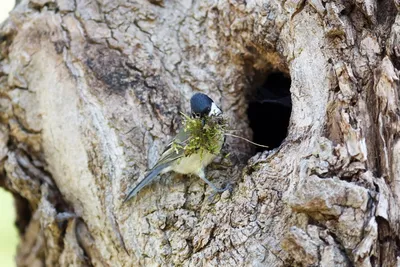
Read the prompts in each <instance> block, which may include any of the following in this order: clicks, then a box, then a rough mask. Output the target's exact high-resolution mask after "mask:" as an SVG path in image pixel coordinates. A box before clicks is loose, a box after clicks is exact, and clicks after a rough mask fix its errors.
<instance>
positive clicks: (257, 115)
mask: <svg viewBox="0 0 400 267" xmlns="http://www.w3.org/2000/svg"><path fill="white" fill-rule="evenodd" d="M254 81H255V82H254V83H253V84H254V88H253V90H252V92H251V95H250V96H249V106H248V110H247V115H248V118H249V122H250V127H251V129H252V130H253V141H254V142H256V143H258V144H262V145H265V146H268V147H269V148H268V150H271V149H274V148H276V147H279V146H280V144H281V143H282V141H283V140H284V139H285V137H286V136H287V131H288V126H289V120H290V114H291V112H292V100H291V96H290V84H291V79H290V77H289V76H288V75H287V74H285V73H282V72H272V73H269V74H267V76H265V74H264V75H262V74H257V75H256V76H255V79H254ZM264 150H266V149H265V148H263V147H256V152H261V151H264Z"/></svg>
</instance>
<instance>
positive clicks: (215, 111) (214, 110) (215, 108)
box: [208, 103, 222, 116]
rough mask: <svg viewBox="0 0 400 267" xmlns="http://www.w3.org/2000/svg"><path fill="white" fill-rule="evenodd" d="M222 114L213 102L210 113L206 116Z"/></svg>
mask: <svg viewBox="0 0 400 267" xmlns="http://www.w3.org/2000/svg"><path fill="white" fill-rule="evenodd" d="M221 114H222V110H221V109H220V108H219V107H218V106H217V105H215V103H212V104H211V110H210V113H209V114H208V116H218V115H221Z"/></svg>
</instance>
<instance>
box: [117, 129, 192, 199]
mask: <svg viewBox="0 0 400 267" xmlns="http://www.w3.org/2000/svg"><path fill="white" fill-rule="evenodd" d="M188 139H189V135H188V134H187V133H186V132H185V131H184V130H183V129H182V130H180V131H179V133H178V134H177V135H176V137H175V138H174V139H173V140H172V141H171V142H170V143H169V144H168V145H167V147H166V148H165V149H164V151H163V153H162V154H161V157H160V159H159V160H158V161H157V163H156V164H155V165H154V167H153V168H151V170H149V171H148V172H147V174H146V176H145V177H144V178H143V180H141V181H140V182H139V183H138V184H137V185H136V186H135V187H134V188H133V189H132V190H131V191H130V192H129V194H128V195H127V196H126V197H125V199H124V202H126V201H128V200H129V199H131V198H132V197H134V196H135V195H136V194H137V193H139V191H140V190H142V189H143V188H144V187H145V186H146V185H148V184H150V183H151V182H152V181H153V180H154V179H155V178H156V177H157V175H158V174H160V173H161V172H162V171H163V170H164V169H165V168H167V167H169V166H171V165H172V164H173V163H174V162H175V161H176V160H178V159H180V158H182V157H183V156H184V149H183V147H184V146H185V145H186V142H187V141H188ZM174 143H178V144H180V145H181V146H178V147H173V144H174Z"/></svg>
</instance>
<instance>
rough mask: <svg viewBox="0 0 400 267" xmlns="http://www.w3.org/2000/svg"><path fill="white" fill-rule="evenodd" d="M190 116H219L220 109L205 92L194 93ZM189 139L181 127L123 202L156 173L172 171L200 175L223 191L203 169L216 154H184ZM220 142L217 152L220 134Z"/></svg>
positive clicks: (213, 186) (210, 184)
mask: <svg viewBox="0 0 400 267" xmlns="http://www.w3.org/2000/svg"><path fill="white" fill-rule="evenodd" d="M190 106H191V116H192V117H194V118H200V119H205V118H206V117H210V116H219V115H221V114H222V110H221V109H220V108H219V107H218V106H217V105H216V104H215V103H214V101H213V100H212V99H211V98H210V97H208V96H207V95H205V94H202V93H196V94H194V95H193V96H192V98H191V99H190ZM189 139H190V133H189V132H185V131H184V129H183V128H182V129H181V130H180V131H179V132H178V134H177V135H176V137H175V138H174V139H172V141H171V142H170V143H169V144H168V145H167V147H166V148H165V149H164V151H163V153H162V154H161V157H160V159H159V160H158V161H157V163H156V164H155V165H154V167H153V168H152V169H151V170H149V171H148V172H147V174H146V176H145V177H144V178H143V180H141V181H140V182H139V183H138V184H137V185H136V186H135V187H134V188H133V189H132V190H131V191H130V192H129V194H128V195H127V196H126V197H125V200H124V202H126V201H128V200H129V199H131V198H132V197H134V196H135V195H136V194H137V193H138V192H139V191H140V190H141V189H142V188H143V187H145V186H146V185H148V184H150V183H151V182H152V181H153V180H154V179H155V178H156V177H157V176H158V174H162V173H167V172H170V171H174V172H177V173H181V174H195V175H197V176H198V177H200V178H201V179H202V180H203V181H204V182H206V183H207V184H208V185H209V186H211V187H212V188H213V189H214V190H215V191H216V192H223V191H225V190H226V189H227V188H228V187H226V188H218V187H216V186H215V185H214V184H213V183H212V182H210V181H209V180H208V179H207V178H206V175H205V173H204V169H205V168H206V167H207V165H208V164H210V163H211V162H212V161H213V160H214V159H215V158H216V156H217V155H216V154H217V153H215V154H211V153H209V152H207V151H206V152H205V153H203V154H202V155H200V153H194V154H191V155H189V156H185V154H184V148H183V147H184V146H185V143H186V142H187V140H189ZM219 139H220V142H219V144H218V149H217V151H218V152H219V151H220V150H221V148H222V146H223V144H224V140H225V137H224V135H223V134H221V137H220V138H218V140H219ZM174 143H175V144H176V143H177V144H182V146H178V147H173V144H174Z"/></svg>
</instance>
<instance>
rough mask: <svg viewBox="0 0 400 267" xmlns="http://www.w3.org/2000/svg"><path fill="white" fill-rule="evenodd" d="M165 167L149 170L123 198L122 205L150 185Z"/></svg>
mask: <svg viewBox="0 0 400 267" xmlns="http://www.w3.org/2000/svg"><path fill="white" fill-rule="evenodd" d="M165 167H166V165H165V164H163V165H160V166H158V167H156V168H154V169H152V170H150V171H149V172H148V173H147V174H146V176H145V177H144V178H143V180H142V181H140V182H139V183H138V184H137V185H136V186H135V187H134V188H133V189H132V190H131V191H130V192H129V194H128V195H127V196H126V197H125V199H124V201H123V202H124V203H125V202H127V201H128V200H129V199H131V198H133V197H134V196H136V194H137V193H139V191H140V190H142V189H143V187H145V186H146V185H148V184H150V183H151V182H152V181H153V180H154V179H155V178H156V177H157V175H158V174H160V172H161V171H162V170H164V169H165Z"/></svg>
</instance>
